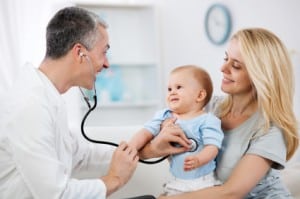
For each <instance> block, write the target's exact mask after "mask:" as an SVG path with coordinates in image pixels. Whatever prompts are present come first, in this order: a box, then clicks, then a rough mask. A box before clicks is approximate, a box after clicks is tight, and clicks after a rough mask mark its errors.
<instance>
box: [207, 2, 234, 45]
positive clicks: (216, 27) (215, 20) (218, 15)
mask: <svg viewBox="0 0 300 199" xmlns="http://www.w3.org/2000/svg"><path fill="white" fill-rule="evenodd" d="M205 31H206V34H207V37H208V38H209V40H210V41H211V42H212V43H214V44H216V45H221V44H223V43H224V42H225V41H226V40H227V39H228V37H229V34H230V31H231V17H230V13H229V10H228V9H227V8H226V7H225V6H224V5H221V4H214V5H212V6H211V7H210V8H209V9H208V11H207V13H206V16H205Z"/></svg>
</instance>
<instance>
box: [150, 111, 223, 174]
mask: <svg viewBox="0 0 300 199" xmlns="http://www.w3.org/2000/svg"><path fill="white" fill-rule="evenodd" d="M170 117H172V112H171V111H170V110H169V109H164V110H161V111H158V112H157V113H156V114H155V116H154V118H152V120H150V121H148V122H147V123H146V124H144V128H145V129H147V130H148V131H150V132H151V133H152V134H153V136H156V135H157V134H158V133H159V132H160V125H161V123H162V122H163V121H164V120H165V119H167V118H170ZM176 123H177V124H179V125H180V127H181V128H182V130H183V131H184V132H185V134H186V136H187V137H188V138H193V139H194V140H196V141H197V143H198V148H197V150H196V151H194V152H185V153H181V154H177V155H172V156H170V172H171V173H172V175H173V176H174V177H176V178H180V179H196V178H199V177H201V176H204V175H207V174H209V173H211V172H213V171H214V169H215V168H216V163H215V160H212V161H210V162H208V163H207V164H205V165H203V166H201V167H199V168H197V169H194V170H191V171H184V169H183V166H184V160H185V158H186V157H187V156H189V155H192V154H197V153H199V151H201V150H202V149H203V147H204V146H205V145H215V146H217V147H218V148H221V145H222V140H223V137H224V135H223V132H222V130H221V121H220V120H219V119H218V118H217V117H216V116H214V115H213V114H211V113H205V114H201V115H199V116H197V117H195V118H192V119H188V120H181V119H177V121H176Z"/></svg>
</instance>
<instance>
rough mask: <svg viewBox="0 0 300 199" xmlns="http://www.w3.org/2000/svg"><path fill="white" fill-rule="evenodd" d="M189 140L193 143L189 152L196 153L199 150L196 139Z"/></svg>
mask: <svg viewBox="0 0 300 199" xmlns="http://www.w3.org/2000/svg"><path fill="white" fill-rule="evenodd" d="M189 140H190V141H191V145H190V147H191V148H190V151H189V152H195V151H196V150H197V148H198V143H197V142H196V140H195V139H194V138H189Z"/></svg>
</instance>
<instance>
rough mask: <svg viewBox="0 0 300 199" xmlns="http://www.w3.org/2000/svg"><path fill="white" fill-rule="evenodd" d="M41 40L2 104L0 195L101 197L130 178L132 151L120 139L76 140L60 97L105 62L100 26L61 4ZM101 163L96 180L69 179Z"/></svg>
mask: <svg viewBox="0 0 300 199" xmlns="http://www.w3.org/2000/svg"><path fill="white" fill-rule="evenodd" d="M46 39H47V50H46V56H45V58H44V60H43V61H42V63H41V64H40V66H39V67H38V68H34V67H33V66H31V65H27V66H26V67H24V68H23V69H22V71H21V72H20V75H19V77H18V78H17V81H16V84H15V86H14V87H13V88H11V89H10V91H11V92H9V93H7V98H6V100H5V101H1V112H0V118H1V120H0V121H1V123H0V124H1V126H0V127H1V128H0V198H1V199H13V198H18V199H22V198H26V199H28V198H36V199H41V198H43V199H56V198H68V199H70V198H80V199H83V198H86V199H96V198H99V199H100V198H106V197H107V196H109V195H110V194H112V193H113V192H115V191H116V190H118V189H119V188H121V187H122V186H123V185H124V184H126V183H127V181H128V180H129V179H130V178H131V176H132V174H133V172H134V171H135V169H136V166H137V162H138V156H137V151H136V150H135V149H133V148H131V147H129V146H128V144H127V143H125V142H121V143H120V145H119V147H117V148H111V147H108V146H103V145H93V144H89V143H88V142H80V141H79V138H77V137H76V135H74V134H72V133H70V131H69V129H68V124H67V113H66V107H65V102H64V101H63V98H62V96H61V94H63V93H65V92H66V91H68V90H69V89H70V88H71V87H73V86H79V87H84V88H87V89H92V88H93V86H94V82H95V77H96V74H97V73H98V72H100V71H101V70H102V69H104V68H108V67H109V63H108V60H107V57H106V52H107V50H108V49H109V38H108V33H107V31H106V24H105V23H104V22H102V21H101V19H99V18H98V17H97V16H96V15H95V14H93V13H90V12H88V11H86V10H84V9H80V8H76V7H68V8H64V9H62V10H60V11H58V12H57V13H56V14H55V16H54V17H53V18H52V19H51V20H50V22H49V24H48V26H47V33H46ZM103 166H107V167H109V168H108V171H107V173H106V175H104V176H102V177H99V178H95V179H82V180H79V179H74V178H72V173H73V172H76V171H79V170H89V171H93V170H94V171H99V173H101V171H100V169H101V168H103ZM102 172H103V171H102Z"/></svg>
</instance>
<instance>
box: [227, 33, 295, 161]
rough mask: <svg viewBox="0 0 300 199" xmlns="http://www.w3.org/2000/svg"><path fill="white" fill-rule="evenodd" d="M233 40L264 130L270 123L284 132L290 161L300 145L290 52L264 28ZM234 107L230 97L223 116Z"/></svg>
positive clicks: (240, 35)
mask: <svg viewBox="0 0 300 199" xmlns="http://www.w3.org/2000/svg"><path fill="white" fill-rule="evenodd" d="M232 39H236V40H237V41H238V43H239V47H240V51H241V55H242V57H243V59H244V63H245V66H246V69H247V71H248V74H249V77H250V79H251V80H252V84H253V87H254V90H255V94H254V100H257V103H258V107H259V108H260V111H261V112H262V115H263V117H264V119H265V124H264V127H265V130H267V129H269V127H270V123H271V122H272V123H274V124H275V125H276V126H278V127H279V128H280V129H281V130H282V132H283V136H284V138H285V142H286V146H287V155H286V158H287V160H289V159H290V158H291V157H292V156H293V154H294V153H295V151H296V149H297V147H298V145H299V138H298V132H297V131H298V128H297V127H298V126H297V120H296V117H295V114H294V112H293V98H294V77H293V74H294V73H293V66H292V63H291V60H290V57H289V54H288V51H287V49H286V47H285V46H284V44H283V43H282V42H281V40H280V39H279V38H278V37H277V36H276V35H274V34H273V33H272V32H270V31H268V30H265V29H262V28H251V29H242V30H240V31H238V32H237V33H236V34H234V35H233V37H232ZM231 105H232V99H231V97H230V96H229V97H228V98H227V99H226V100H225V102H224V103H223V104H222V105H221V110H222V111H221V115H223V116H224V115H226V114H227V113H228V112H229V110H230V108H231Z"/></svg>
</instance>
